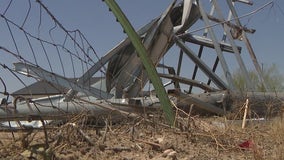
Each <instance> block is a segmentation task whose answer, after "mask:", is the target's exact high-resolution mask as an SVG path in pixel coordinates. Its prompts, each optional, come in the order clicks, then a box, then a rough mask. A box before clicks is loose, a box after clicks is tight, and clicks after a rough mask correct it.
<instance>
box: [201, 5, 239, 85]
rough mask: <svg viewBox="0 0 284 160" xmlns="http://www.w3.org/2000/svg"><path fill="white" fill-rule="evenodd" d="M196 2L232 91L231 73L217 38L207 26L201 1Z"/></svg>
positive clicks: (207, 22)
mask: <svg viewBox="0 0 284 160" xmlns="http://www.w3.org/2000/svg"><path fill="white" fill-rule="evenodd" d="M197 2H198V6H199V10H200V13H201V16H202V18H203V21H204V22H205V25H206V26H207V29H208V33H209V35H210V37H211V39H212V40H213V43H214V48H215V50H216V53H217V56H218V58H219V61H220V63H221V65H222V68H223V71H224V75H225V77H226V79H227V82H228V84H229V89H231V90H233V89H234V88H235V87H234V84H233V78H232V76H231V73H230V71H229V67H228V65H227V62H226V60H225V58H224V56H223V53H222V50H221V48H220V45H219V44H218V41H217V38H216V36H215V34H214V31H213V30H212V28H210V27H209V26H210V24H209V19H208V17H207V14H206V12H205V11H204V9H203V5H202V2H201V1H197Z"/></svg>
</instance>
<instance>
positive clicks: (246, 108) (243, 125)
mask: <svg viewBox="0 0 284 160" xmlns="http://www.w3.org/2000/svg"><path fill="white" fill-rule="evenodd" d="M248 103H249V100H248V99H246V103H245V112H244V117H243V123H242V129H244V128H245V125H246V117H247V113H248Z"/></svg>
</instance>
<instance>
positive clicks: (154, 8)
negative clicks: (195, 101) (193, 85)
mask: <svg viewBox="0 0 284 160" xmlns="http://www.w3.org/2000/svg"><path fill="white" fill-rule="evenodd" d="M27 2H28V1H26V0H25V1H18V2H17V3H19V4H17V5H14V6H13V7H12V9H13V10H14V12H9V11H8V12H9V13H7V14H9V15H10V16H11V17H15V18H16V19H17V17H20V16H22V17H24V16H23V15H21V13H22V12H21V9H22V8H28V3H27ZM32 2H33V1H32ZM42 2H43V3H44V4H45V5H46V6H47V7H48V9H49V10H50V11H51V13H52V14H53V15H54V16H56V18H57V19H58V20H59V22H60V23H61V24H62V25H63V26H64V27H65V28H68V29H70V30H75V29H80V31H81V32H82V33H83V34H84V35H85V37H86V39H87V40H88V41H89V42H90V43H91V45H92V46H93V47H94V49H95V51H96V53H97V54H98V56H99V57H101V56H103V55H104V54H105V53H106V52H107V51H108V50H110V49H111V48H113V47H114V46H115V45H116V44H117V43H118V42H120V41H121V40H123V39H124V38H126V34H125V33H123V30H122V28H121V26H120V24H119V23H117V22H116V21H115V17H114V16H113V14H112V13H111V12H110V11H109V9H108V7H107V5H106V4H105V3H104V2H103V1H94V0H84V1H79V0H60V1H47V0H42ZM116 2H117V3H118V5H119V6H120V7H121V8H122V10H123V11H124V13H125V14H126V16H127V18H128V19H129V21H130V22H131V24H132V25H133V26H134V28H135V29H139V28H140V27H142V26H143V25H145V24H146V23H148V22H149V21H151V20H152V19H153V18H155V17H157V16H159V15H160V14H161V13H162V12H163V11H164V10H165V9H166V8H167V7H168V5H169V4H171V2H172V0H155V1H153V0H143V1H141V0H131V1H126V0H117V1H116ZM202 2H203V4H204V5H205V7H206V8H207V11H208V8H209V5H208V4H209V0H202ZM218 2H219V3H220V4H221V6H222V7H223V6H224V5H225V1H224V0H219V1H218ZM253 2H254V5H253V6H248V5H245V4H241V3H237V4H236V8H237V12H238V14H239V16H242V15H245V14H248V13H250V12H252V11H255V10H256V9H258V8H259V7H261V6H263V5H264V4H266V3H268V2H270V1H269V0H254V1H253ZM1 3H2V4H3V3H5V4H7V1H4V0H1V1H0V4H1ZM33 3H34V2H33ZM0 6H1V7H0V12H1V13H3V11H4V9H5V7H4V6H6V5H0ZM12 9H11V10H12ZM226 11H227V10H226V9H224V12H226ZM225 15H227V13H226V14H225ZM33 16H35V17H36V15H32V14H31V17H33ZM28 21H29V20H28ZM241 22H242V24H243V25H245V26H246V27H248V28H252V29H256V32H255V33H254V34H248V38H249V40H250V42H251V44H252V46H253V49H254V51H255V53H256V56H257V58H258V61H259V63H260V64H261V66H264V67H265V66H270V65H272V64H276V65H277V66H278V68H279V71H280V73H281V74H282V75H284V63H283V60H284V51H283V48H282V47H283V46H284V31H283V28H284V1H281V0H274V1H273V5H272V4H271V5H269V6H267V7H265V8H263V9H262V10H261V11H259V12H257V13H255V14H252V15H250V16H247V17H245V18H242V19H241ZM1 23H2V24H3V23H4V22H3V20H2V21H1V20H0V28H1V27H3V25H2V26H1ZM200 23H201V22H200ZM30 24H31V26H30V27H31V28H32V27H35V26H32V23H30ZM46 25H48V24H46ZM201 27H204V24H197V25H194V26H192V28H190V29H189V32H191V31H195V30H198V29H200V28H201ZM216 30H217V32H218V29H216ZM6 31H7V29H6ZM1 32H2V33H1ZM202 32H203V30H202V29H201V30H200V31H199V32H193V34H198V35H201V34H202ZM0 33H1V35H2V36H1V37H0V45H1V46H10V45H11V44H10V43H9V42H8V41H7V37H5V36H6V35H7V33H4V31H3V30H2V29H0ZM7 36H8V35H7ZM15 36H17V33H15ZM219 37H221V36H219ZM19 39H20V38H19ZM238 44H240V45H242V46H243V44H242V43H241V42H239V43H238ZM243 47H244V46H243ZM192 48H196V46H194V45H192ZM23 50H24V49H23ZM206 51H207V50H206ZM242 51H243V52H242V58H243V60H244V62H245V64H246V66H247V68H249V69H253V65H252V63H251V60H250V57H249V55H248V52H247V50H246V49H245V48H243V50H242ZM169 52H171V53H169V55H171V56H167V57H166V58H165V59H163V61H166V62H167V63H168V64H171V65H173V66H175V65H176V63H177V57H178V56H177V54H175V53H176V52H177V51H176V50H170V51H169ZM208 52H212V50H208ZM0 54H2V56H0V62H1V63H2V64H3V63H4V64H7V65H9V64H12V63H14V62H15V60H14V59H12V58H10V57H9V56H7V57H6V55H4V56H3V54H4V53H3V51H1V50H0ZM213 55H214V54H211V53H210V54H206V56H205V57H204V58H205V59H206V60H210V59H214V58H213V57H214V56H213ZM227 59H228V65H229V67H230V69H232V70H234V69H236V67H237V64H236V62H235V61H233V60H231V59H234V57H232V56H231V57H230V56H227ZM54 61H56V59H54ZM208 63H210V65H212V63H213V61H211V62H208ZM183 67H185V69H184V70H183V72H184V76H185V77H191V74H192V73H190V72H188V68H192V64H191V65H190V63H188V66H187V61H185V63H184V64H183ZM0 72H1V78H2V79H3V80H4V81H5V83H6V85H7V88H8V91H9V92H13V91H15V90H17V89H20V88H22V87H23V85H22V84H20V83H19V80H18V79H16V78H15V77H14V78H13V79H11V77H13V76H11V74H10V73H8V72H7V71H6V70H4V69H2V68H1V69H0ZM201 77H202V76H201ZM21 78H23V79H25V80H26V78H24V77H21ZM27 79H28V78H27ZM27 81H28V80H27ZM1 87H2V88H3V86H2V85H1V84H0V89H2V88H1Z"/></svg>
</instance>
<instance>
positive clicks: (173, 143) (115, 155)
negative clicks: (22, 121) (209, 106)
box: [0, 115, 284, 160]
mask: <svg viewBox="0 0 284 160" xmlns="http://www.w3.org/2000/svg"><path fill="white" fill-rule="evenodd" d="M110 120H111V119H110V118H105V119H104V121H105V122H106V123H105V124H107V125H100V124H96V125H94V124H90V122H88V124H87V120H86V117H85V116H84V115H81V116H77V117H74V118H72V119H71V120H70V121H68V122H66V123H64V124H62V125H58V126H54V125H50V126H46V129H40V130H36V129H33V130H29V131H27V130H23V131H15V132H11V131H2V132H1V133H0V138H1V139H0V157H1V159H9V160H10V159H69V160H72V159H74V160H75V159H99V160H101V159H121V160H140V159H153V160H157V159H158V160H163V159H178V160H187V159H192V160H193V159H198V160H200V159H275V160H279V159H284V153H283V151H284V136H283V134H284V124H283V123H284V121H282V120H281V119H280V118H273V119H272V120H266V121H248V123H247V125H246V127H245V128H244V129H242V128H241V120H226V119H225V117H206V118H204V117H179V116H178V118H176V121H175V127H170V126H168V125H167V123H166V122H165V121H164V119H163V118H162V116H153V115H151V116H148V118H141V117H140V118H137V119H127V118H125V120H124V121H121V122H119V123H112V122H110ZM45 131H46V134H45Z"/></svg>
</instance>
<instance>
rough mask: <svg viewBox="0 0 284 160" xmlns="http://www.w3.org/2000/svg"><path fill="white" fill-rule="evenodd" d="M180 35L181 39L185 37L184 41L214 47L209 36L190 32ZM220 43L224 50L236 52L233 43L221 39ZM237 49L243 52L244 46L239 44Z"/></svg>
mask: <svg viewBox="0 0 284 160" xmlns="http://www.w3.org/2000/svg"><path fill="white" fill-rule="evenodd" d="M179 37H180V38H181V39H183V40H184V41H187V42H191V43H194V44H198V45H202V46H206V47H209V48H214V44H213V41H212V40H211V39H209V38H206V37H201V36H198V35H192V34H190V33H185V34H182V35H179ZM219 45H220V48H221V50H222V51H225V52H229V53H234V51H233V48H232V45H231V44H229V43H225V42H222V41H221V42H219ZM237 50H238V52H241V50H242V47H240V46H237Z"/></svg>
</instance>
